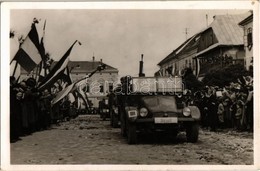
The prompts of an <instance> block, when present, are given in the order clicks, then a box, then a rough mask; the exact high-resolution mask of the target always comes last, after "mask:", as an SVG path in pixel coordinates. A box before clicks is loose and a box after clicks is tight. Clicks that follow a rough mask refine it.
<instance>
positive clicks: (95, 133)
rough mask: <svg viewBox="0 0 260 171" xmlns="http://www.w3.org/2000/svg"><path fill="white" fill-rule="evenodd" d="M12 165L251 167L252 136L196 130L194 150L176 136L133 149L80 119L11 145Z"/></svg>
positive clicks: (96, 122) (116, 132) (106, 128)
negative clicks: (203, 165)
mask: <svg viewBox="0 0 260 171" xmlns="http://www.w3.org/2000/svg"><path fill="white" fill-rule="evenodd" d="M11 164H26V165H28V164H51V165H52V164H171V165H185V164H210V165H213V164H214V165H215V164H216V165H252V164H253V134H252V133H248V132H234V131H230V130H229V131H228V130H224V131H222V132H209V131H207V130H202V129H201V130H200V135H199V141H198V142H197V143H195V144H192V143H187V142H186V138H185V133H180V134H179V135H178V137H177V139H176V140H174V141H173V140H169V139H168V138H167V136H164V135H153V136H140V137H139V142H138V144H137V145H128V144H127V142H126V140H125V138H123V137H122V136H121V135H120V129H119V128H111V127H110V125H109V121H108V120H107V121H102V120H101V119H100V118H99V116H98V115H81V116H79V117H78V118H76V119H73V120H70V121H67V122H62V123H59V125H55V126H53V127H52V129H50V130H45V131H41V132H35V133H33V134H32V135H29V136H25V137H21V140H19V141H17V142H15V143H12V144H11Z"/></svg>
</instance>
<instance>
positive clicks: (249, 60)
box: [244, 21, 253, 70]
mask: <svg viewBox="0 0 260 171" xmlns="http://www.w3.org/2000/svg"><path fill="white" fill-rule="evenodd" d="M250 28H251V29H252V32H253V22H252V21H251V22H249V23H248V24H246V25H245V26H244V49H245V60H244V64H245V67H246V69H247V70H249V67H250V65H251V66H253V47H251V48H250V47H248V40H247V36H248V29H250Z"/></svg>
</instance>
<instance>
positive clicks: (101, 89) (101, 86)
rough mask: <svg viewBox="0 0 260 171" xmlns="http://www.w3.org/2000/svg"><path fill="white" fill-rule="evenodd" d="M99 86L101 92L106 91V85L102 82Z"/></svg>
mask: <svg viewBox="0 0 260 171" xmlns="http://www.w3.org/2000/svg"><path fill="white" fill-rule="evenodd" d="M99 87H100V93H104V85H103V84H102V83H101V84H100V86H99Z"/></svg>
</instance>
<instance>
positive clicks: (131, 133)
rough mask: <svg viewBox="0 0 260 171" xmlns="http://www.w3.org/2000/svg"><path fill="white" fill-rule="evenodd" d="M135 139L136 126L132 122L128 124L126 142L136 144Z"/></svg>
mask: <svg viewBox="0 0 260 171" xmlns="http://www.w3.org/2000/svg"><path fill="white" fill-rule="evenodd" d="M136 141H137V135H136V126H135V125H134V124H128V130H127V142H128V144H136Z"/></svg>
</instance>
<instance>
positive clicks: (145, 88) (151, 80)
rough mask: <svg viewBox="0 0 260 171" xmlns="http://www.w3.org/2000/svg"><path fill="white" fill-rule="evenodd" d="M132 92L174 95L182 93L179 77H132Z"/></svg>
mask: <svg viewBox="0 0 260 171" xmlns="http://www.w3.org/2000/svg"><path fill="white" fill-rule="evenodd" d="M132 85H133V92H136V93H149V92H161V93H175V92H182V91H183V84H182V79H181V77H133V78H132Z"/></svg>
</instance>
